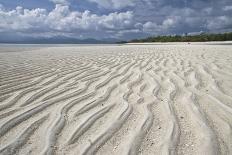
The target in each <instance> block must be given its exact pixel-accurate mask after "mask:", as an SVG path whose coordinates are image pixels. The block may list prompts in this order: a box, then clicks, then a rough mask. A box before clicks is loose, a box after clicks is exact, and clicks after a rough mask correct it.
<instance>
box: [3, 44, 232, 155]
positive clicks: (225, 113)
mask: <svg viewBox="0 0 232 155" xmlns="http://www.w3.org/2000/svg"><path fill="white" fill-rule="evenodd" d="M9 51H10V52H9ZM231 127H232V46H230V45H183V44H182V45H174V44H173V45H123V46H117V45H115V46H112V45H111V46H89V47H88V46H81V47H78V46H77V47H46V48H45V47H44V48H35V49H33V48H29V49H22V48H21V49H20V50H17V48H16V47H15V48H11V49H10V50H6V48H2V49H1V51H0V154H7V155H8V154H12V155H13V154H21V155H25V154H34V155H38V154H46V155H47V154H48V155H49V154H68V155H69V154H70V155H72V154H75V155H81V154H85V155H87V154H99V155H109V154H110V155H111V154H118V155H123V154H130V155H134V154H143V155H150V154H157V155H167V154H183V155H186V154H193V155H196V154H198V155H214V154H215V155H216V154H225V155H229V154H232V134H231V133H232V130H231Z"/></svg>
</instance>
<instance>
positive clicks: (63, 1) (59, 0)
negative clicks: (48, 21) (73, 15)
mask: <svg viewBox="0 0 232 155" xmlns="http://www.w3.org/2000/svg"><path fill="white" fill-rule="evenodd" d="M49 1H51V2H53V3H54V4H63V5H68V4H70V3H69V2H68V0H49Z"/></svg>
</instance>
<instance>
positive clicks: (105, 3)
mask: <svg viewBox="0 0 232 155" xmlns="http://www.w3.org/2000/svg"><path fill="white" fill-rule="evenodd" d="M88 1H90V2H94V3H97V5H98V6H100V7H103V8H106V9H121V8H125V7H128V6H134V5H135V0H88Z"/></svg>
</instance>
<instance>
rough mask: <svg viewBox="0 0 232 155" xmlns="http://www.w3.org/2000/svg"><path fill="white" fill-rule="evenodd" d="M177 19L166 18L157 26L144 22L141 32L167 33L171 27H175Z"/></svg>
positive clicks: (153, 23)
mask: <svg viewBox="0 0 232 155" xmlns="http://www.w3.org/2000/svg"><path fill="white" fill-rule="evenodd" d="M177 20H178V19H177V18H176V17H174V18H171V17H169V18H167V19H165V20H163V22H162V23H161V24H157V23H155V22H150V21H149V22H146V23H145V24H144V25H143V31H144V32H153V33H157V32H164V31H168V30H169V29H170V28H171V27H173V26H175V24H177Z"/></svg>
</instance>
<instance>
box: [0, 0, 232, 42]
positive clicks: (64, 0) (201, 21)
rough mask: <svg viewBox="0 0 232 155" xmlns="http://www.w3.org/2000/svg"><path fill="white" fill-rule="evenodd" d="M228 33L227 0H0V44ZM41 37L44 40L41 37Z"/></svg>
mask: <svg viewBox="0 0 232 155" xmlns="http://www.w3.org/2000/svg"><path fill="white" fill-rule="evenodd" d="M230 31H232V1H230V0H222V1H215V0H207V1H204V0H195V1H187V0H173V1H168V0H164V1H161V0H156V1H153V0H141V1H139V0H98V1H97V0H85V1H80V0H41V1H36V0H18V1H12V0H9V1H4V0H0V42H2V43H6V42H23V43H27V42H29V43H30V41H31V42H33V41H34V42H35V41H38V40H42V41H44V42H46V41H48V40H49V41H51V42H54V43H64V44H66V43H65V40H68V39H69V42H72V40H71V39H73V40H78V41H80V42H81V41H82V40H86V39H87V40H89V43H91V42H97V41H99V43H100V42H101V43H102V42H106V41H108V42H109V43H113V42H117V41H123V40H132V39H141V38H146V37H149V36H159V35H182V34H186V33H187V34H198V33H201V32H206V33H223V32H230ZM46 39H47V40H46Z"/></svg>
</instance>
